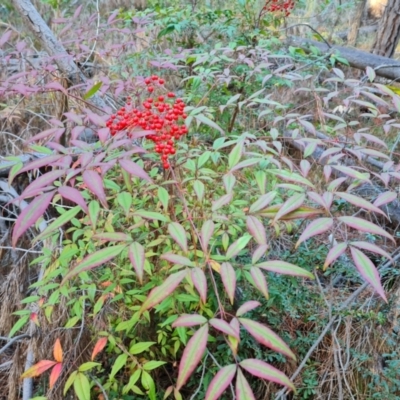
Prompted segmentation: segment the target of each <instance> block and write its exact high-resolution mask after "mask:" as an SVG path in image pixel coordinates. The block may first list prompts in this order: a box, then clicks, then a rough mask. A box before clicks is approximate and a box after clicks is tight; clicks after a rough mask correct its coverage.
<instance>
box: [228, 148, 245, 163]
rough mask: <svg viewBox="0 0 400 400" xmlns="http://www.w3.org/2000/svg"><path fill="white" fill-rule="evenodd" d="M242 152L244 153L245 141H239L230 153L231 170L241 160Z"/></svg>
mask: <svg viewBox="0 0 400 400" xmlns="http://www.w3.org/2000/svg"><path fill="white" fill-rule="evenodd" d="M242 153H243V142H239V143H237V144H236V146H235V147H234V148H233V149H232V150H231V152H230V153H229V157H228V166H229V169H230V170H231V169H232V168H233V167H234V166H235V165H236V164H237V163H238V162H239V161H240V158H241V157H242Z"/></svg>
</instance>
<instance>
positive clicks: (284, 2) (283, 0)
mask: <svg viewBox="0 0 400 400" xmlns="http://www.w3.org/2000/svg"><path fill="white" fill-rule="evenodd" d="M294 1H295V0H267V2H266V3H265V6H264V7H263V10H265V11H268V12H272V13H283V14H284V16H285V17H288V16H289V15H290V13H291V11H292V10H293V8H294Z"/></svg>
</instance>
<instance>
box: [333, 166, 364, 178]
mask: <svg viewBox="0 0 400 400" xmlns="http://www.w3.org/2000/svg"><path fill="white" fill-rule="evenodd" d="M332 167H333V168H335V169H337V170H338V171H339V172H342V173H343V174H345V175H347V176H350V177H351V178H354V179H359V180H360V181H368V180H369V177H370V174H369V173H368V172H365V173H362V172H358V171H356V170H355V169H353V168H350V167H345V166H342V165H332Z"/></svg>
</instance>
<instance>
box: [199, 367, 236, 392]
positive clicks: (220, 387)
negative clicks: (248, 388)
mask: <svg viewBox="0 0 400 400" xmlns="http://www.w3.org/2000/svg"><path fill="white" fill-rule="evenodd" d="M236 368H237V367H236V365H235V364H231V365H227V366H226V367H223V368H221V369H220V370H219V371H218V372H217V374H216V375H215V376H214V378H213V379H212V381H211V382H210V384H209V386H208V389H207V393H206V397H205V400H218V399H219V398H220V397H221V394H222V393H223V392H224V391H225V389H226V388H227V387H228V386H229V385H230V383H231V382H232V379H233V377H234V376H235V373H236Z"/></svg>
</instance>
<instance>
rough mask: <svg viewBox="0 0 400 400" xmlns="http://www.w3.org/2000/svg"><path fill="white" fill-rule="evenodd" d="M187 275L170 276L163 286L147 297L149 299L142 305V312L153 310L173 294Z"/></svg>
mask: <svg viewBox="0 0 400 400" xmlns="http://www.w3.org/2000/svg"><path fill="white" fill-rule="evenodd" d="M186 273H187V272H186V271H180V272H176V273H175V274H172V275H170V276H169V277H168V278H167V279H166V280H165V282H164V283H163V284H161V285H160V286H157V287H155V288H154V289H152V290H151V292H150V293H149V295H148V296H147V299H146V300H145V301H144V303H143V304H142V307H141V309H140V312H144V311H146V310H148V309H149V308H153V307H154V306H156V305H157V304H159V303H161V302H162V301H163V300H164V299H165V298H166V297H168V296H169V295H170V294H172V293H173V292H174V291H175V289H176V288H177V287H178V286H179V284H180V283H181V281H182V280H183V278H184V277H185V276H186Z"/></svg>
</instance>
